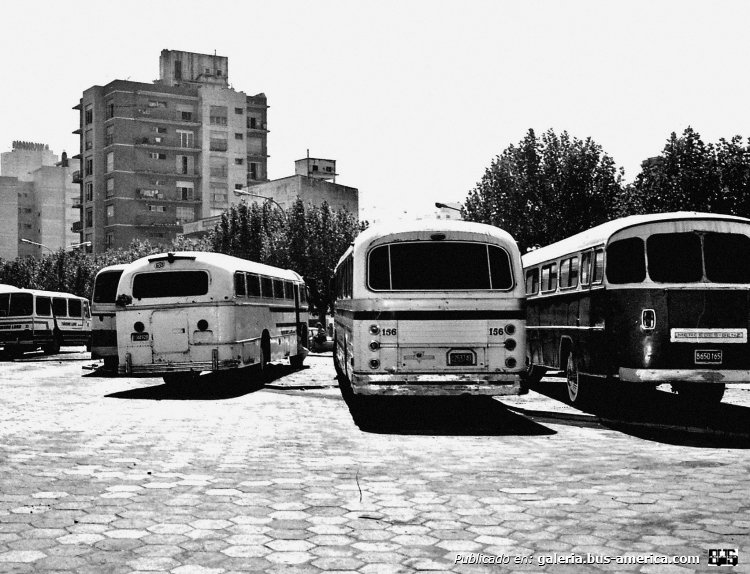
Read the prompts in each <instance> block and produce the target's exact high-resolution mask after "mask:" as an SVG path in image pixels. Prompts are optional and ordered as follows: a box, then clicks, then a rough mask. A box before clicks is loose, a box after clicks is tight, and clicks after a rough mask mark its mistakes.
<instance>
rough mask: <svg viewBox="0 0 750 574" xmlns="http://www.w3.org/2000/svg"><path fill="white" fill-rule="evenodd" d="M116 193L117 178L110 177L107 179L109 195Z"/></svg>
mask: <svg viewBox="0 0 750 574" xmlns="http://www.w3.org/2000/svg"><path fill="white" fill-rule="evenodd" d="M114 194H115V178H114V177H110V178H109V179H108V180H107V197H112V196H113V195H114Z"/></svg>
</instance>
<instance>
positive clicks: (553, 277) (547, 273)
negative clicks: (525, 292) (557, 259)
mask: <svg viewBox="0 0 750 574" xmlns="http://www.w3.org/2000/svg"><path fill="white" fill-rule="evenodd" d="M555 289H557V263H550V264H549V265H545V266H544V267H542V292H548V291H554V290H555Z"/></svg>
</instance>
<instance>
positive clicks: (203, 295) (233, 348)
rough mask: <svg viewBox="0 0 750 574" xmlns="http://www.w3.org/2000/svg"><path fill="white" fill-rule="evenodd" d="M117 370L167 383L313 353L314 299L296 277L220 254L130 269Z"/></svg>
mask: <svg viewBox="0 0 750 574" xmlns="http://www.w3.org/2000/svg"><path fill="white" fill-rule="evenodd" d="M117 293H118V295H117V306H118V307H117V317H116V319H117V321H116V322H117V350H118V358H119V366H118V371H119V372H120V373H122V374H128V375H149V376H153V375H160V376H163V378H164V381H165V382H167V383H181V382H185V381H190V380H192V379H194V378H195V377H196V376H197V375H198V374H200V373H201V372H202V371H220V370H228V369H238V368H243V367H249V366H258V367H259V368H260V369H265V368H266V367H267V365H268V363H270V362H271V361H278V360H281V359H284V358H286V359H288V360H289V362H290V364H291V365H292V366H294V367H301V366H302V362H303V361H304V358H305V356H306V354H307V349H306V348H305V344H306V342H307V341H306V337H307V320H308V317H307V316H308V310H307V296H306V287H305V283H304V281H303V280H302V277H300V276H299V275H298V274H297V273H295V272H294V271H290V270H284V269H277V268H276V267H271V266H269V265H262V264H260V263H254V262H252V261H247V260H244V259H238V258H236V257H230V256H228V255H223V254H220V253H205V252H176V253H162V254H158V255H150V256H148V257H144V258H142V259H138V260H137V261H134V262H133V263H131V264H130V265H129V266H128V267H127V268H126V269H125V270H124V271H123V273H122V276H121V277H120V282H119V284H118V287H117Z"/></svg>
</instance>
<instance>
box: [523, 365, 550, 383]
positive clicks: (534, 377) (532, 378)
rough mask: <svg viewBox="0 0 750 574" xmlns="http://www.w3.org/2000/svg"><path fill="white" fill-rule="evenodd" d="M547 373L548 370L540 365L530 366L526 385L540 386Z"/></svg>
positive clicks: (527, 371)
mask: <svg viewBox="0 0 750 574" xmlns="http://www.w3.org/2000/svg"><path fill="white" fill-rule="evenodd" d="M546 373H547V369H545V368H544V367H540V366H538V365H530V366H529V368H528V369H526V383H527V384H529V385H538V384H539V383H540V382H541V380H542V377H544V375H545V374H546Z"/></svg>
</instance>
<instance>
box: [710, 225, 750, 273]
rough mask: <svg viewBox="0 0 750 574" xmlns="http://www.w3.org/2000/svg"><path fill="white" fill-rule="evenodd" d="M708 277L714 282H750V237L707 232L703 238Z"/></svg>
mask: <svg viewBox="0 0 750 574" xmlns="http://www.w3.org/2000/svg"><path fill="white" fill-rule="evenodd" d="M703 253H704V258H705V261H706V277H707V278H708V280H709V281H712V282H714V283H750V237H748V236H747V235H741V234H738V233H706V235H705V236H704V238H703Z"/></svg>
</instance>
